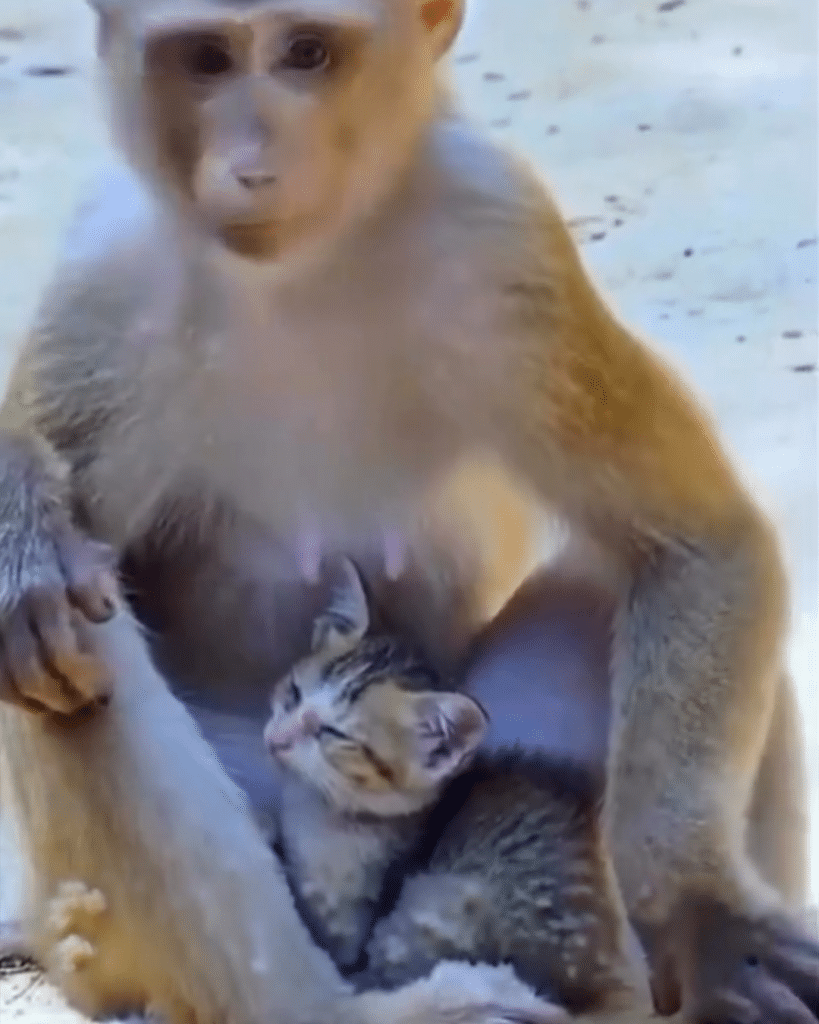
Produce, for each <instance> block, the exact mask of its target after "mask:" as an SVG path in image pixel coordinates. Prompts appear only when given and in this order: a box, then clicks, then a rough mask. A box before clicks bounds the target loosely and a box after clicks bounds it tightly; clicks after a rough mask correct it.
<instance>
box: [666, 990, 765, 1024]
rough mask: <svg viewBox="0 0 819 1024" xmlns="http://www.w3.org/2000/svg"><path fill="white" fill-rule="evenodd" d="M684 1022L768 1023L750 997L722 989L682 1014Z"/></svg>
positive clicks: (703, 1023)
mask: <svg viewBox="0 0 819 1024" xmlns="http://www.w3.org/2000/svg"><path fill="white" fill-rule="evenodd" d="M684 1020H685V1021H686V1024H768V1022H767V1021H766V1019H765V1018H764V1017H763V1016H762V1013H761V1011H760V1010H759V1008H758V1007H756V1006H755V1005H754V1004H753V1003H752V1002H751V1000H750V999H746V998H745V997H744V996H741V995H739V994H738V993H737V992H732V991H722V992H719V993H716V994H714V995H712V996H711V997H710V998H707V999H705V1000H702V1001H701V1002H698V1003H697V1005H696V1006H695V1007H693V1008H692V1009H690V1010H687V1011H686V1012H685V1014H684Z"/></svg>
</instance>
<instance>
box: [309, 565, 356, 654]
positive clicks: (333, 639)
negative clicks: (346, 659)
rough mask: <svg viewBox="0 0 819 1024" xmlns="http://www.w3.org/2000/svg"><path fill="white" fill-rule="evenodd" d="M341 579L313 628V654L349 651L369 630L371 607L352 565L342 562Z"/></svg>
mask: <svg viewBox="0 0 819 1024" xmlns="http://www.w3.org/2000/svg"><path fill="white" fill-rule="evenodd" d="M340 574H341V575H340V579H339V580H338V582H337V583H336V584H335V586H334V587H333V589H332V591H331V593H330V603H329V604H328V606H327V607H326V608H325V609H324V611H323V612H322V613H321V615H319V617H318V618H317V619H316V621H315V624H314V626H313V642H312V648H313V653H314V654H315V653H317V652H318V651H323V650H326V651H328V652H332V653H334V654H335V653H341V652H342V651H345V650H352V648H353V647H355V645H356V644H357V643H358V642H359V641H360V640H361V638H362V637H363V636H364V634H365V633H366V632H367V630H368V629H369V626H370V607H369V603H368V601H367V593H366V591H365V590H364V583H363V582H362V579H361V575H360V573H359V571H358V569H357V568H356V566H355V564H354V563H353V562H352V561H351V560H350V559H349V558H342V560H341V565H340Z"/></svg>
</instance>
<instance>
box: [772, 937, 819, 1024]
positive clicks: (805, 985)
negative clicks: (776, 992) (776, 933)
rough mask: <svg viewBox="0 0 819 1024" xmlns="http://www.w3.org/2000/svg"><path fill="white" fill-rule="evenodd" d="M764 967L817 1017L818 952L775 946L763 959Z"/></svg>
mask: <svg viewBox="0 0 819 1024" xmlns="http://www.w3.org/2000/svg"><path fill="white" fill-rule="evenodd" d="M811 945H812V944H811ZM765 966H766V967H767V968H768V970H769V971H770V972H771V974H772V975H773V976H774V977H776V978H778V979H779V980H780V981H782V982H784V983H785V984H786V985H788V986H789V988H791V989H792V990H793V991H794V992H795V993H796V994H797V995H798V996H799V998H800V999H801V1000H802V1002H803V1003H805V1004H806V1005H807V1006H808V1007H809V1008H810V1009H811V1011H812V1012H813V1014H814V1015H816V1016H817V1017H819V952H817V951H816V950H815V948H813V949H812V948H810V947H808V948H805V947H802V948H796V949H793V948H792V949H788V948H787V946H784V945H783V946H777V947H775V948H774V949H773V950H772V951H771V952H770V953H769V954H768V955H767V956H766V957H765Z"/></svg>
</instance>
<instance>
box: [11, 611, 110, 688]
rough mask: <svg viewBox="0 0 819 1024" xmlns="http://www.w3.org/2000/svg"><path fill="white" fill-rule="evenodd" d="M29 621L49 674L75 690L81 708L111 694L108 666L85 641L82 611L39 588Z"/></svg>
mask: <svg viewBox="0 0 819 1024" xmlns="http://www.w3.org/2000/svg"><path fill="white" fill-rule="evenodd" d="M28 609H29V624H30V626H31V632H32V633H33V635H34V637H35V639H36V640H37V642H38V645H39V652H40V657H41V660H42V662H43V664H44V665H45V667H46V668H47V670H48V672H49V674H50V675H51V676H52V677H53V678H55V679H58V680H62V681H63V682H64V683H65V684H66V685H67V686H68V687H70V688H71V689H72V690H74V691H75V693H76V696H77V699H78V701H79V707H82V706H84V705H86V704H91V703H93V702H95V701H100V700H103V699H105V698H106V697H108V695H109V694H110V691H111V679H110V675H109V673H108V670H107V668H106V666H105V665H104V664H103V663H102V662H101V661H100V660H99V659H98V658H96V657H94V653H93V650H92V648H91V645H90V644H89V643H87V642H85V637H84V635H83V633H82V620H81V619H80V614H79V613H78V612H74V613H73V614H74V616H75V619H74V620H72V611H71V608H70V607H69V605H68V604H67V603H66V601H65V600H64V599H63V598H62V595H57V594H55V593H54V592H53V591H35V592H34V593H32V594H30V595H29V598H28Z"/></svg>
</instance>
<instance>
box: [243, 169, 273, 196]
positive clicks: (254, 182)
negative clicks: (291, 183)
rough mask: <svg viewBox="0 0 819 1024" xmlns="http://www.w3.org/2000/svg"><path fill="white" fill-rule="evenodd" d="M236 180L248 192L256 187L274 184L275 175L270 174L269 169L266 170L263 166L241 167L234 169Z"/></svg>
mask: <svg viewBox="0 0 819 1024" xmlns="http://www.w3.org/2000/svg"><path fill="white" fill-rule="evenodd" d="M235 175H236V180H237V181H238V182H239V184H240V185H241V186H242V188H246V189H247V190H248V191H249V192H252V191H253V190H254V189H257V188H265V187H266V186H268V185H273V184H275V181H276V175H275V174H271V172H270V171H266V170H264V169H263V168H258V169H250V168H246V169H242V170H237V171H235Z"/></svg>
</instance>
